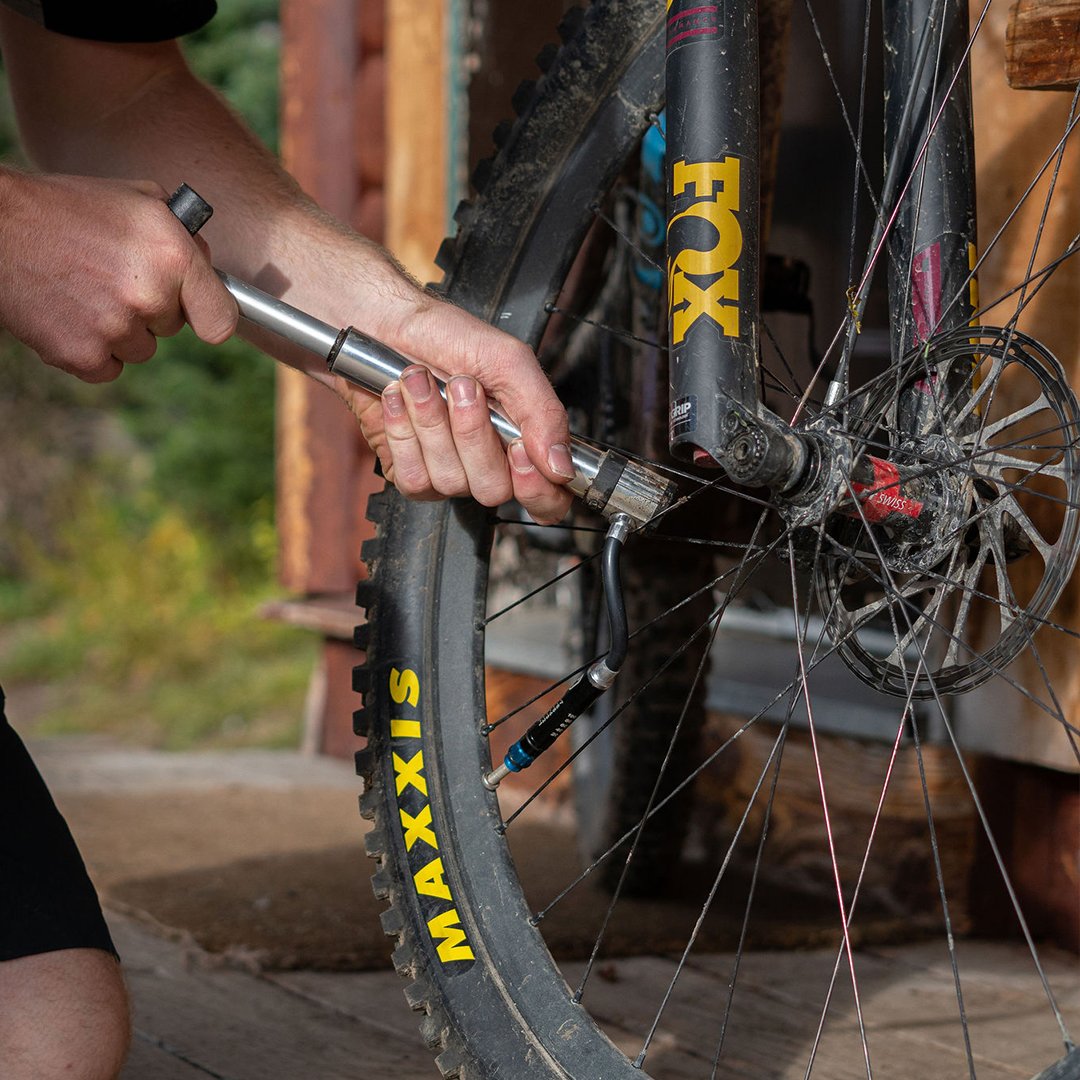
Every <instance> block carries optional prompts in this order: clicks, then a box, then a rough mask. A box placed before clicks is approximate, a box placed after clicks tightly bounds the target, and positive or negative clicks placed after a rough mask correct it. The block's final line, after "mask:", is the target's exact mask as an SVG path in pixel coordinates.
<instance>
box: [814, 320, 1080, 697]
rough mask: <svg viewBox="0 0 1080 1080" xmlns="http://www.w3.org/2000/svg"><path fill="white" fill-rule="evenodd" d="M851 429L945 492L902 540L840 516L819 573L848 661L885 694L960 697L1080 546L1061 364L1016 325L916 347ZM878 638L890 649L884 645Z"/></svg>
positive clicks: (1078, 430)
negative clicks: (921, 529)
mask: <svg viewBox="0 0 1080 1080" xmlns="http://www.w3.org/2000/svg"><path fill="white" fill-rule="evenodd" d="M849 416H850V417H851V421H850V423H849V424H848V431H847V434H848V435H849V436H850V438H851V439H852V443H853V446H854V449H855V457H856V462H857V460H858V457H859V455H860V453H861V454H864V455H867V456H869V455H874V456H875V457H886V458H888V459H889V460H891V461H893V462H897V463H899V464H900V465H901V467H902V468H903V469H904V470H905V471H906V472H907V474H908V475H913V476H916V477H919V476H921V477H925V478H927V479H928V480H933V481H934V483H936V485H937V487H938V489H939V490H941V491H942V492H944V493H945V497H944V498H943V500H942V506H941V507H938V508H937V513H936V515H935V517H934V522H933V525H932V526H931V527H930V528H929V529H928V530H927V532H926V533H925V534H924V535H922V536H920V537H918V538H915V539H913V537H912V535H911V533H910V532H906V533H905V532H903V531H902V530H897V529H894V528H892V527H890V526H889V525H888V524H887V523H879V522H875V521H874V520H872V518H871V516H870V515H867V514H866V513H864V512H861V513H859V514H858V515H857V516H856V517H855V518H853V517H852V516H850V515H849V516H847V517H844V516H841V515H834V517H833V518H832V519H830V521H829V522H828V523H827V525H826V528H825V535H824V537H823V538H822V543H821V546H820V555H819V557H818V569H819V572H818V574H817V575H816V577H817V584H818V596H819V603H820V605H821V608H822V611H823V613H824V616H825V620H826V624H827V627H828V632H829V634H830V636H831V637H832V639H833V640H834V641H835V642H837V643H838V649H839V652H840V654H841V656H842V657H843V659H844V661H845V662H846V663H847V665H848V667H850V668H851V670H852V671H853V672H854V673H855V674H856V675H858V677H859V678H860V679H862V680H863V681H864V682H866V683H869V684H870V685H871V686H874V687H875V688H877V689H879V690H883V691H885V692H887V693H891V694H896V695H900V696H907V695H908V694H911V696H912V697H915V698H928V697H931V696H933V695H934V694H935V693H950V694H958V693H964V692H966V691H968V690H971V689H973V688H974V687H976V686H978V685H979V684H980V683H982V682H985V681H986V680H987V679H988V678H990V677H991V676H992V675H994V674H996V673H999V672H1001V671H1002V669H1004V668H1005V667H1006V666H1007V665H1008V664H1009V663H1010V662H1011V661H1012V660H1013V659H1014V658H1015V657H1016V656H1017V655H1018V654H1019V653H1020V652H1021V651H1022V650H1023V649H1025V648H1026V647H1027V646H1029V645H1032V644H1033V635H1034V634H1035V632H1036V631H1037V630H1038V628H1039V627H1040V626H1041V625H1042V623H1043V622H1044V621H1046V619H1047V617H1048V616H1049V614H1050V611H1051V609H1052V608H1053V606H1054V604H1055V603H1056V601H1057V599H1058V598H1059V596H1060V595H1061V592H1062V590H1063V589H1064V587H1065V584H1066V582H1067V581H1068V579H1069V577H1070V575H1071V574H1072V571H1073V568H1074V566H1075V564H1076V560H1077V555H1078V553H1080V450H1078V447H1077V442H1078V439H1080V406H1078V404H1077V401H1076V397H1075V396H1074V394H1073V392H1072V390H1071V389H1070V388H1069V385H1068V382H1067V381H1066V378H1065V375H1064V372H1063V371H1062V368H1061V365H1060V364H1059V363H1058V362H1057V360H1056V359H1055V358H1054V357H1053V356H1052V355H1051V354H1050V353H1049V352H1048V351H1047V350H1046V349H1045V348H1043V346H1041V345H1040V344H1039V343H1038V342H1036V341H1034V340H1033V339H1031V338H1030V337H1027V336H1026V335H1024V334H1022V333H1019V332H1017V331H1006V330H998V329H994V328H986V327H973V328H964V329H962V330H959V331H953V332H950V333H949V334H946V335H943V336H942V337H940V338H936V339H934V340H933V341H932V342H930V343H929V344H927V345H923V346H920V347H919V348H918V349H917V350H916V351H915V352H914V353H912V354H911V355H910V356H909V357H908V358H906V360H905V361H904V363H903V364H902V365H901V366H900V367H899V369H894V370H892V371H890V372H888V373H885V374H883V375H881V376H879V377H878V378H877V379H875V380H873V381H872V382H871V383H870V384H869V385H867V386H866V387H864V388H863V389H862V390H860V391H857V392H856V394H855V395H854V396H853V398H852V399H851V401H850V403H849ZM883 643H884V644H883Z"/></svg>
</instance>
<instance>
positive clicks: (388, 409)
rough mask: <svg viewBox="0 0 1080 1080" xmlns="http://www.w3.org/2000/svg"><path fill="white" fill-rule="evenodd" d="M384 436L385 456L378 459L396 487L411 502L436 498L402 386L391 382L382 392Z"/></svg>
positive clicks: (377, 449)
mask: <svg viewBox="0 0 1080 1080" xmlns="http://www.w3.org/2000/svg"><path fill="white" fill-rule="evenodd" d="M382 417H383V434H384V435H385V439H386V441H385V444H384V446H385V453H386V455H387V456H386V457H384V456H383V454H382V453H380V447H378V446H376V447H375V451H376V453H379V460H380V461H381V462H382V465H383V472H384V473H385V474H386V478H387V480H389V481H390V482H391V483H392V484H393V485H394V487H396V488H397V489H398V491H400V492H401V494H402V495H405V496H407V497H408V498H410V499H433V498H437V497H438V494H437V493H436V491H435V489H434V488H433V487H432V485H431V477H430V476H428V471H427V466H426V465H425V464H424V451H423V448H422V447H421V446H420V440H419V439H417V437H416V432H415V431H413V425H412V420H410V419H409V411H408V409H407V408H406V407H405V399H404V397H403V395H402V392H401V384H400V383H396V382H395V383H391V384H390V385H389V386H388V387H387V388H386V389H385V390H384V391H383V393H382Z"/></svg>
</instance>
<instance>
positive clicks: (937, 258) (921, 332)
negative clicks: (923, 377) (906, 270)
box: [911, 240, 941, 345]
mask: <svg viewBox="0 0 1080 1080" xmlns="http://www.w3.org/2000/svg"><path fill="white" fill-rule="evenodd" d="M911 314H912V318H913V319H914V322H915V326H914V333H913V338H912V344H913V345H919V344H921V343H922V342H924V341H926V339H927V338H929V337H930V335H931V334H932V333H933V332H934V329H935V328H936V327H937V325H938V322H939V321H940V319H941V243H940V241H936V240H935V241H934V243H932V244H931V245H930V246H929V247H926V248H923V250H922V251H920V252H918V253H917V254H916V255H915V258H914V259H913V260H912V262H911Z"/></svg>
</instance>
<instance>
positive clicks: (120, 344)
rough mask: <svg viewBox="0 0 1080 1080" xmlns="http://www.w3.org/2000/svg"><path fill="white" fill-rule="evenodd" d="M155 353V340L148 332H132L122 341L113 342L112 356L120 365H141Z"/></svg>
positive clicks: (138, 330) (137, 330) (139, 330)
mask: <svg viewBox="0 0 1080 1080" xmlns="http://www.w3.org/2000/svg"><path fill="white" fill-rule="evenodd" d="M156 351H157V338H155V337H154V335H153V334H152V333H150V331H149V330H141V329H136V330H132V332H131V333H130V334H128V335H127V336H126V337H125V338H124V339H123V340H122V341H117V342H114V344H113V348H112V354H113V356H114V357H115V358H116V359H117V360H119V361H120V362H121V363H122V364H143V363H145V362H146V361H147V360H149V359H150V357H152V356H153V355H154V353H155V352H156Z"/></svg>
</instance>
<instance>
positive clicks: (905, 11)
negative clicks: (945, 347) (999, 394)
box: [883, 0, 978, 435]
mask: <svg viewBox="0 0 1080 1080" xmlns="http://www.w3.org/2000/svg"><path fill="white" fill-rule="evenodd" d="M883 30H884V35H885V41H886V44H887V47H886V49H885V86H886V98H885V100H886V107H885V148H886V160H888V161H889V163H890V168H889V173H890V174H891V177H890V178H891V179H892V186H894V187H895V188H897V190H896V192H895V194H894V195H893V197H892V198H891V199H889V201H888V202H887V203H886V204H884V209H885V213H888V209H887V207H889V206H892V205H895V200H896V199H897V198H899V197H900V195H901V190H900V186H901V183H902V181H906V179H907V178H908V177H911V182H910V184H909V185H908V189H907V192H906V193H905V194H903V198H902V200H901V201H900V203H899V207H898V211H897V214H896V221H895V224H894V226H893V231H892V237H891V240H890V243H889V256H890V257H889V310H890V312H891V313H892V320H891V326H890V336H891V348H892V356H893V359H894V361H895V360H897V359H899V358H900V357H901V356H903V355H904V354H905V353H906V352H907V351H908V350H910V349H911V348H913V347H916V346H918V345H921V344H923V343H924V342H926V341H927V340H928V339H929V338H930V337H931V336H932V335H934V334H938V333H944V332H947V331H949V330H954V329H957V328H959V327H962V326H964V325H967V324H970V323H971V321H972V317H973V315H974V313H975V311H976V309H977V307H978V289H977V284H976V278H975V276H974V268H975V263H976V230H975V147H974V140H973V137H972V111H971V78H970V65H969V64H968V63H967V49H968V12H967V4H966V2H964V0H885V2H884V10H883ZM943 102H944V106H943V105H942V103H943ZM931 129H932V133H931V134H930V135H929V141H927V135H928V132H931ZM924 147H925V150H924ZM920 152H922V158H921V160H919V154H920ZM889 186H890V184H889V181H888V180H887V182H886V188H888V187H889ZM886 194H887V195H888V194H889V192H888V191H887V192H886ZM971 374H972V372H971V370H970V369H968V370H965V368H964V365H961V364H954V365H953V366H952V368H951V369H950V371H948V372H938V371H936V370H935V369H934V368H933V365H932V362H931V365H930V370H929V371H928V372H927V373H926V375H925V376H924V378H923V379H920V380H918V381H917V382H916V383H915V385H914V386H913V387H912V388H910V389H909V390H907V391H905V393H904V394H903V395H902V397H901V401H900V414H899V422H900V427H901V430H902V431H904V432H906V433H908V434H912V435H924V434H928V433H930V432H931V431H933V430H935V427H939V426H940V420H941V411H942V405H943V403H948V405H947V407H948V408H949V409H950V410H952V411H955V410H957V409H959V408H962V407H963V405H964V404H965V402H966V400H967V396H968V394H969V393H970V385H971ZM939 379H944V382H943V383H942V384H941V385H935V384H936V383H937V382H938V380H939Z"/></svg>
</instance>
